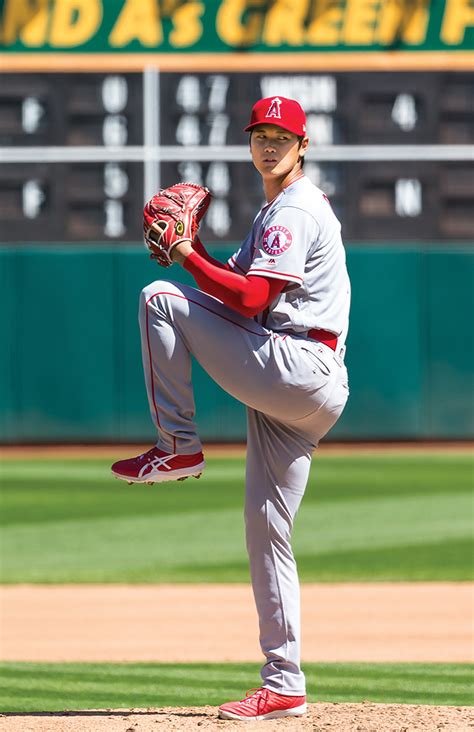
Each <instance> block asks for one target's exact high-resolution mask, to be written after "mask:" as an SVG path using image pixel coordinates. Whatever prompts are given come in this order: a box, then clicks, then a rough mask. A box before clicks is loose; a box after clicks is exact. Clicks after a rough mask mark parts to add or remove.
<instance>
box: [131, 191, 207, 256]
mask: <svg viewBox="0 0 474 732" xmlns="http://www.w3.org/2000/svg"><path fill="white" fill-rule="evenodd" d="M210 202H211V193H210V191H209V190H208V189H207V188H204V187H203V186H198V185H195V184H194V183H176V184H175V185H174V186H170V187H169V188H163V189H162V190H160V191H159V193H157V194H156V195H155V196H153V198H151V199H150V200H149V201H148V203H147V204H146V205H145V208H144V210H143V231H144V235H145V245H146V246H147V247H148V249H149V250H150V252H151V257H152V259H156V261H157V262H158V264H161V266H162V267H169V266H170V265H171V264H172V263H173V261H172V258H171V253H172V251H173V249H174V248H175V246H176V245H177V244H179V243H180V242H182V241H186V240H187V241H191V242H192V241H193V239H194V237H195V235H196V233H197V231H198V229H199V222H200V221H201V219H202V217H203V216H204V214H205V213H206V211H207V209H208V206H209V204H210Z"/></svg>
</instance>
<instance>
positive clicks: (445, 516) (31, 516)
mask: <svg viewBox="0 0 474 732" xmlns="http://www.w3.org/2000/svg"><path fill="white" fill-rule="evenodd" d="M473 467H474V461H473V459H472V457H471V456H469V455H466V454H459V455H455V454H442V453H438V454H437V453H433V454H426V455H422V456H420V455H410V454H407V455H404V456H400V455H390V454H383V453H377V454H375V455H374V456H373V457H372V456H366V455H365V456H357V455H354V456H347V457H336V456H331V455H327V456H317V457H316V458H315V459H314V461H313V467H312V472H311V478H310V483H309V486H308V489H307V493H306V496H305V498H304V501H303V504H302V508H301V510H300V512H299V515H298V517H297V520H296V525H295V531H294V549H295V553H296V556H297V559H298V565H299V570H300V576H301V579H302V580H303V581H363V580H467V579H472V577H473V560H472V556H473V554H472V543H471V537H472V486H473V475H474V472H473ZM0 477H1V482H2V490H1V505H0V523H1V526H2V529H1V542H2V543H1V575H0V581H2V582H5V583H16V582H46V583H48V582H51V583H52V582H73V583H80V582H146V583H148V582H170V581H173V582H204V581H206V582H221V581H226V582H234V581H235V582H236V581H244V582H247V581H248V578H249V577H248V569H247V558H246V554H245V545H244V530H243V517H242V507H243V493H244V489H243V484H244V461H243V459H240V458H229V459H226V458H209V459H208V468H207V469H206V472H205V474H204V476H203V477H202V478H201V479H200V480H199V481H196V480H188V481H186V482H184V483H167V484H165V485H163V486H161V487H160V486H153V487H151V486H140V485H136V486H128V485H127V484H125V483H123V482H121V481H116V480H114V479H113V478H111V477H110V475H109V462H108V461H105V460H97V459H95V460H86V459H71V460H64V459H61V460H50V459H45V460H24V459H21V460H17V459H4V460H3V462H2V464H1V465H0Z"/></svg>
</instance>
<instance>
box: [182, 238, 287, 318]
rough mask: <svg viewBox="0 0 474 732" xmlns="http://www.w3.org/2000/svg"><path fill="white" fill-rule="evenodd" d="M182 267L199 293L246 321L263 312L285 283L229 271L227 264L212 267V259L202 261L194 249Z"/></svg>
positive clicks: (203, 258) (201, 257) (219, 263)
mask: <svg viewBox="0 0 474 732" xmlns="http://www.w3.org/2000/svg"><path fill="white" fill-rule="evenodd" d="M214 261H216V262H217V260H214ZM183 267H184V268H185V269H186V270H187V271H188V272H190V273H191V274H192V275H193V277H194V279H195V280H196V282H197V284H198V285H199V287H200V289H201V290H203V291H204V292H207V293H208V294H209V295H213V296H214V297H217V298H218V299H219V300H221V301H222V302H223V303H224V304H225V305H228V306H229V307H230V308H232V309H233V310H236V311H237V312H238V313H240V314H241V315H244V316H245V317H247V318H253V317H254V316H255V315H258V314H259V313H261V312H263V310H265V308H267V307H268V306H269V305H270V303H271V302H273V300H274V299H275V298H276V297H277V296H278V295H279V294H280V292H281V291H282V290H283V288H284V287H285V286H286V285H287V284H288V283H287V282H285V280H280V279H274V278H270V277H262V276H256V275H243V274H238V273H237V272H232V271H231V270H230V267H229V266H228V265H226V266H223V265H222V264H221V262H217V264H214V262H213V261H212V257H210V258H207V257H206V258H205V257H203V256H202V255H201V254H200V253H199V252H198V251H196V249H194V251H191V252H190V253H189V254H188V255H187V256H186V258H185V259H184V261H183Z"/></svg>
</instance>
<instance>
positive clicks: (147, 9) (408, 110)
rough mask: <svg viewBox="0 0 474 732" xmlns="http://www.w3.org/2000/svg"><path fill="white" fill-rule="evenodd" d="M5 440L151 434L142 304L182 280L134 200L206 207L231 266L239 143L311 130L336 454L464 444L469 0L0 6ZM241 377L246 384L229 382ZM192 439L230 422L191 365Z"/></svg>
mask: <svg viewBox="0 0 474 732" xmlns="http://www.w3.org/2000/svg"><path fill="white" fill-rule="evenodd" d="M0 13H1V16H0V17H1V25H0V40H1V52H0V163H1V165H0V242H1V243H0V320H1V326H2V347H1V348H0V441H1V442H2V443H4V444H13V443H16V444H21V443H47V442H55V443H57V442H65V443H68V442H109V443H110V442H147V441H150V440H152V441H154V438H155V436H154V429H153V426H152V423H151V420H150V417H149V413H148V406H147V401H146V394H145V388H144V383H143V376H142V366H141V355H140V345H139V334H138V323H137V303H138V296H139V293H140V290H141V289H142V287H144V286H145V285H146V284H148V283H149V282H150V281H152V280H154V279H158V278H162V277H163V276H165V277H166V278H169V279H175V280H179V281H184V282H188V283H190V284H192V281H191V279H190V278H189V277H188V275H187V273H185V272H184V271H183V270H182V269H181V268H178V266H174V267H173V268H172V269H171V270H167V271H165V270H162V269H156V266H155V265H154V264H153V263H152V262H150V261H149V259H148V257H147V254H146V252H145V249H144V247H143V243H142V208H143V203H144V201H145V200H146V199H147V198H148V197H150V196H151V195H152V194H153V193H154V192H155V191H156V190H157V189H158V188H159V187H160V186H167V185H171V184H172V183H174V182H176V181H178V180H188V181H193V182H196V183H201V184H204V185H207V186H208V187H209V188H210V189H211V190H212V192H213V193H214V200H213V203H212V206H211V208H210V210H209V212H208V214H207V216H206V219H205V221H204V225H203V227H202V239H203V241H204V242H205V244H206V245H207V246H208V248H209V250H210V251H211V253H212V254H213V255H214V256H216V257H218V258H220V259H223V260H225V259H227V257H229V256H230V255H231V254H232V253H233V251H235V250H236V249H237V248H238V246H239V244H240V242H241V241H242V239H243V238H244V237H245V235H246V233H247V231H248V229H249V228H250V226H251V223H252V220H253V216H254V215H255V213H256V211H257V210H258V208H259V207H260V206H261V204H262V203H263V194H262V189H261V184H260V177H259V176H258V174H257V173H256V172H255V171H254V169H253V167H252V164H251V162H250V156H249V152H248V138H247V135H246V134H245V133H243V127H244V126H245V124H246V123H247V121H248V117H249V114H250V109H251V107H252V105H253V103H254V102H255V101H256V100H257V99H258V98H260V97H263V96H271V95H283V96H289V97H293V98H295V99H297V100H298V101H299V102H300V103H301V104H302V106H303V107H304V108H305V110H306V112H307V115H308V134H309V136H310V139H311V147H310V154H309V155H308V156H307V162H306V166H305V172H306V174H307V175H308V176H309V177H310V178H311V180H312V181H313V182H314V183H316V184H317V185H318V186H320V187H321V188H322V189H323V190H324V191H325V192H326V194H327V195H328V197H329V199H330V201H331V203H332V205H333V207H334V209H335V212H336V214H337V215H338V217H339V219H340V220H341V222H342V231H343V238H344V242H345V245H346V249H347V259H348V267H349V272H350V276H351V280H352V286H353V304H352V311H351V329H350V334H349V339H348V350H347V365H348V369H349V375H350V386H351V398H350V400H349V403H348V406H347V408H346V411H345V413H344V415H343V417H342V418H341V419H340V421H339V423H338V425H337V426H336V428H334V430H333V431H332V432H331V434H330V435H329V437H328V438H327V439H328V441H329V440H338V441H362V440H379V441H391V440H437V439H443V440H469V439H472V438H473V436H474V429H473V427H474V401H473V399H474V397H473V393H474V392H473V388H472V387H473V383H472V373H473V363H474V358H473V351H474V348H473V328H472V315H473V312H474V307H473V306H474V302H473V300H474V295H473V293H474V288H473V284H474V267H473V261H474V260H473V256H472V254H473V242H474V216H473V211H474V176H473V167H472V163H473V159H474V58H473V54H472V48H473V45H474V28H473V23H474V16H473V13H472V10H471V9H470V5H469V0H446V2H443V1H442V0H433V2H429V1H428V0H405V1H404V0H386V1H382V2H371V3H367V2H365V1H364V0H346V1H344V0H292V2H291V3H288V2H286V1H284V0H272V1H270V2H262V0H249V1H248V2H246V1H245V0H214V1H213V2H200V1H198V0H161V1H160V0H49V2H48V1H46V2H41V3H39V2H38V3H31V2H29V1H28V0H3V1H2V2H0ZM242 377H243V378H245V375H244V374H243V375H242ZM194 383H195V392H196V405H197V423H198V426H199V430H200V434H201V437H202V439H203V440H204V441H207V442H209V441H224V442H233V441H243V440H244V439H245V410H244V407H243V406H242V405H240V404H238V403H237V402H235V401H234V400H233V399H231V398H230V397H228V396H227V395H226V394H225V393H223V392H222V391H221V390H220V389H219V387H217V386H216V385H215V384H214V383H213V382H212V381H211V380H210V379H209V378H208V377H207V375H206V374H205V373H204V372H203V371H202V370H201V369H200V367H199V366H198V365H196V366H195V369H194Z"/></svg>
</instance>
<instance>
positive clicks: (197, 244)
mask: <svg viewBox="0 0 474 732" xmlns="http://www.w3.org/2000/svg"><path fill="white" fill-rule="evenodd" d="M192 247H193V249H194V251H195V252H197V253H198V254H200V255H201V257H203V258H204V259H205V260H206V262H211V264H215V266H216V267H219V268H220V269H228V270H230V267H229V265H228V264H227V263H226V264H223V263H222V262H219V260H218V259H214V257H211V255H210V254H208V252H207V250H206V247H205V246H204V244H203V243H202V241H201V240H200V238H199V237H198V236H196V237H195V238H194V241H193V243H192Z"/></svg>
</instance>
